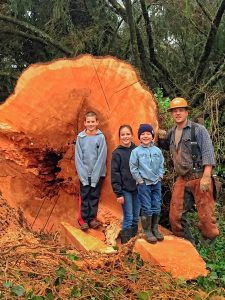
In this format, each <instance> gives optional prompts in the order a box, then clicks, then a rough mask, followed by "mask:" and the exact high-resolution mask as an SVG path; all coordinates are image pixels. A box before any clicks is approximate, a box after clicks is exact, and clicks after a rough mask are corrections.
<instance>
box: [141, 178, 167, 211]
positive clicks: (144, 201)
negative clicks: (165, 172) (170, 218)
mask: <svg viewBox="0 0 225 300" xmlns="http://www.w3.org/2000/svg"><path fill="white" fill-rule="evenodd" d="M138 198H139V201H140V203H141V215H142V216H152V215H158V216H159V215H160V211H161V182H160V181H159V182H157V183H156V184H153V185H146V184H144V183H143V184H138Z"/></svg>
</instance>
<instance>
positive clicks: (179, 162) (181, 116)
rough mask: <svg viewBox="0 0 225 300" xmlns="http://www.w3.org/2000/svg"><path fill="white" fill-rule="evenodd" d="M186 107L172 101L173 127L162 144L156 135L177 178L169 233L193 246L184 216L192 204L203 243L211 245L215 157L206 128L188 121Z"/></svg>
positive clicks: (177, 100)
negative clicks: (188, 241)
mask: <svg viewBox="0 0 225 300" xmlns="http://www.w3.org/2000/svg"><path fill="white" fill-rule="evenodd" d="M189 108H190V107H189V105H188V103H187V101H186V100H185V99H184V98H174V99H173V100H172V101H171V102H170V108H169V111H170V112H171V115H172V118H173V120H174V121H175V123H176V126H175V127H173V128H172V129H170V131H169V132H168V134H167V135H166V137H164V141H163V142H162V140H163V136H162V132H161V136H160V133H159V139H161V141H160V145H161V146H162V147H163V148H164V149H167V150H170V154H171V157H172V160H173V164H174V169H175V172H176V174H177V175H178V178H177V180H176V182H175V185H174V188H173V192H172V198H171V203H170V213H169V218H170V224H171V228H172V231H173V233H174V234H175V235H177V236H180V237H184V238H186V239H188V240H190V241H191V242H193V243H194V240H193V237H192V235H191V232H190V230H189V227H188V222H187V218H186V215H187V212H188V211H190V210H191V209H192V208H193V205H194V204H195V205H196V208H197V212H198V219H199V222H198V227H199V229H200V231H201V233H202V235H203V237H204V238H205V240H207V241H208V242H211V241H213V240H214V239H215V238H216V237H217V236H218V235H219V230H218V228H217V225H216V218H215V201H214V197H213V184H212V169H213V167H214V166H215V156H214V150H213V146H212V141H211V139H210V136H209V133H208V131H207V130H206V128H205V127H204V126H203V125H200V124H197V123H194V122H191V121H189V120H188V112H189ZM193 140H194V141H193Z"/></svg>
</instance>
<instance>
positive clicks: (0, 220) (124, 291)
mask: <svg viewBox="0 0 225 300" xmlns="http://www.w3.org/2000/svg"><path fill="white" fill-rule="evenodd" d="M133 245H134V241H132V240H131V241H130V242H129V243H128V244H127V245H126V246H123V247H121V248H120V249H119V250H118V253H117V254H111V255H103V254H101V255H100V254H96V253H85V252H82V253H81V252H77V251H76V249H64V248H63V247H62V246H61V245H60V244H59V242H58V240H57V235H55V236H53V235H51V236H47V235H45V234H41V233H38V234H37V233H34V232H32V231H31V230H30V228H29V226H28V225H27V224H26V221H25V220H24V218H23V214H22V212H20V211H16V210H15V209H12V208H10V207H9V206H8V205H7V202H6V201H5V200H4V199H3V198H2V197H0V256H1V260H0V299H28V300H29V299H31V300H42V299H46V300H49V299H58V300H59V299H63V300H64V299H74V298H77V299H92V300H95V299H99V300H100V299H101V300H103V299H105V300H107V299H141V300H142V299H143V300H144V299H182V300H184V299H209V298H207V295H206V294H204V293H203V292H201V291H197V290H195V289H194V284H193V285H192V287H191V288H189V287H188V286H187V285H186V284H185V283H184V282H183V281H182V280H178V281H175V280H174V279H173V278H172V277H171V276H170V274H166V273H164V272H163V271H162V270H161V269H160V268H159V267H157V266H153V265H151V264H149V263H143V261H142V260H141V259H140V257H139V256H138V255H137V254H134V253H132V248H133ZM196 297H198V298H196ZM210 299H212V298H210ZM217 299H219V298H217Z"/></svg>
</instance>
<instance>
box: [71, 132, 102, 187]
mask: <svg viewBox="0 0 225 300" xmlns="http://www.w3.org/2000/svg"><path fill="white" fill-rule="evenodd" d="M106 157H107V146H106V141H105V137H104V135H103V133H102V132H101V131H100V130H99V129H98V130H97V132H96V134H95V135H87V134H86V131H85V130H83V131H81V132H80V133H79V134H78V136H77V140H76V146H75V165H76V169H77V173H78V176H79V178H80V181H81V183H82V184H83V185H89V181H88V177H90V178H91V186H92V187H96V184H97V183H98V181H99V179H100V177H102V176H105V175H106Z"/></svg>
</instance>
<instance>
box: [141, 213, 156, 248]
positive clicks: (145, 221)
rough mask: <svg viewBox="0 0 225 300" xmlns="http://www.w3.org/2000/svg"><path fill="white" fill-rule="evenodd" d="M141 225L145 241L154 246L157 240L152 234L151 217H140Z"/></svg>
mask: <svg viewBox="0 0 225 300" xmlns="http://www.w3.org/2000/svg"><path fill="white" fill-rule="evenodd" d="M141 224H142V228H143V231H144V234H145V238H146V241H147V242H149V243H151V244H155V243H156V242H157V238H156V237H155V236H154V235H153V233H152V216H142V217H141Z"/></svg>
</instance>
